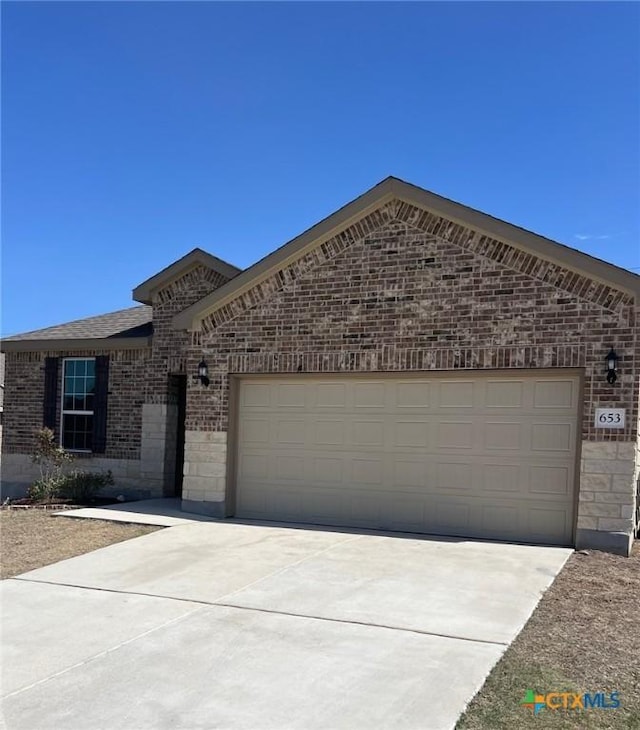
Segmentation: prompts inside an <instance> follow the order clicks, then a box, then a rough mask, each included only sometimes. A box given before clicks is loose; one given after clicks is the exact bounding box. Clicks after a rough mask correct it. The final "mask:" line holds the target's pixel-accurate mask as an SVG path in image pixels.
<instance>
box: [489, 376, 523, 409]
mask: <svg viewBox="0 0 640 730" xmlns="http://www.w3.org/2000/svg"><path fill="white" fill-rule="evenodd" d="M525 387H526V382H525V381H524V380H489V381H488V382H487V383H486V390H485V404H486V406H487V408H508V409H512V408H518V409H520V408H522V407H523V406H524V405H525Z"/></svg>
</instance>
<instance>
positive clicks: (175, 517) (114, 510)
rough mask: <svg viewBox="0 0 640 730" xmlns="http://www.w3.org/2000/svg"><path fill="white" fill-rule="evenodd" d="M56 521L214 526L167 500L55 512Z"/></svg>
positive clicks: (171, 500)
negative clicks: (194, 523) (84, 520)
mask: <svg viewBox="0 0 640 730" xmlns="http://www.w3.org/2000/svg"><path fill="white" fill-rule="evenodd" d="M54 515H55V516H56V517H71V518H72V519H73V518H75V519H77V518H82V519H86V520H110V521H112V522H130V523H132V524H137V525H159V526H160V527H175V526H176V525H188V524H190V523H192V522H211V521H212V518H211V517H206V516H205V515H196V514H192V513H190V512H183V511H182V508H181V506H180V499H178V498H176V497H165V498H162V499H141V500H139V501H136V502H123V503H122V504H110V505H109V506H107V507H83V508H82V509H71V510H62V511H60V512H54Z"/></svg>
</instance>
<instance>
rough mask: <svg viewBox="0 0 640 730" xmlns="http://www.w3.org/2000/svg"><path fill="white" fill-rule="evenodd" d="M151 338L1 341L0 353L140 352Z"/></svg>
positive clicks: (148, 345) (148, 344)
mask: <svg viewBox="0 0 640 730" xmlns="http://www.w3.org/2000/svg"><path fill="white" fill-rule="evenodd" d="M151 341H152V337H94V338H85V339H51V340H46V339H45V340H3V341H2V342H0V352H42V351H45V350H46V351H50V352H73V351H75V350H140V349H144V348H146V347H151Z"/></svg>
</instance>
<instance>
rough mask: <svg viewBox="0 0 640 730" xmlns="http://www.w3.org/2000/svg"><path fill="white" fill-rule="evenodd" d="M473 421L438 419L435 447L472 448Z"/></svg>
mask: <svg viewBox="0 0 640 730" xmlns="http://www.w3.org/2000/svg"><path fill="white" fill-rule="evenodd" d="M473 434H474V432H473V422H472V421H471V420H467V421H440V423H439V424H438V436H437V439H438V440H437V447H438V449H439V450H443V451H444V450H448V449H472V448H473Z"/></svg>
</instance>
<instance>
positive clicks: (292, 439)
mask: <svg viewBox="0 0 640 730" xmlns="http://www.w3.org/2000/svg"><path fill="white" fill-rule="evenodd" d="M305 432H306V422H305V419H304V418H297V419H291V418H278V419H277V420H276V428H275V444H274V445H275V446H280V445H283V446H289V445H291V444H297V445H300V446H302V445H304V442H305Z"/></svg>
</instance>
